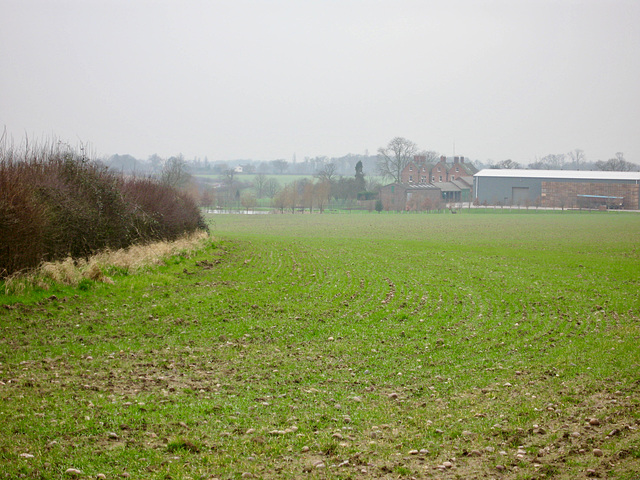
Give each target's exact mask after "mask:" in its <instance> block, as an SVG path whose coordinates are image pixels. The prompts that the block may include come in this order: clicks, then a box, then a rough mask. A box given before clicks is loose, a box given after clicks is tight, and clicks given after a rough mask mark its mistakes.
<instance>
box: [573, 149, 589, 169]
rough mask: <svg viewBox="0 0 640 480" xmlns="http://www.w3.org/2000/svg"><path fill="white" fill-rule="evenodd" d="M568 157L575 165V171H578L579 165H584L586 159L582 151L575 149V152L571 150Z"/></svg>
mask: <svg viewBox="0 0 640 480" xmlns="http://www.w3.org/2000/svg"><path fill="white" fill-rule="evenodd" d="M569 157H571V161H572V162H573V164H574V165H575V169H576V170H580V164H581V163H584V161H585V159H586V157H585V155H584V150H581V149H579V148H576V149H575V150H571V151H570V152H569Z"/></svg>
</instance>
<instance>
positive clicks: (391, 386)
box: [0, 211, 640, 480]
mask: <svg viewBox="0 0 640 480" xmlns="http://www.w3.org/2000/svg"><path fill="white" fill-rule="evenodd" d="M209 221H210V225H211V228H212V242H211V245H210V246H209V247H207V248H206V249H205V250H203V251H201V252H200V253H198V254H195V255H193V256H191V257H184V256H183V257H175V258H172V259H170V260H168V261H167V262H166V265H164V266H160V267H150V268H149V269H148V270H147V271H145V272H143V273H139V274H135V275H134V274H131V275H125V274H116V275H114V276H113V277H112V278H113V280H114V284H97V283H90V282H84V283H83V284H82V288H76V289H72V288H70V287H60V288H57V289H52V290H49V291H47V292H33V293H29V294H28V295H27V294H25V297H23V298H16V297H5V298H4V299H3V298H2V297H0V326H1V328H2V330H1V335H0V381H1V383H0V478H6V479H14V478H31V479H49V478H55V479H61V478H74V477H76V478H87V479H89V478H107V479H120V478H137V479H212V478H219V479H236V478H266V479H280V478H289V479H293V478H341V479H367V478H389V479H392V478H393V479H397V478H406V479H410V478H418V479H422V478H424V479H427V478H434V479H458V478H460V479H462V478H465V479H467V478H469V479H470V478H478V479H483V478H500V479H542V478H561V479H575V478H615V479H628V480H632V479H637V478H638V472H640V432H639V430H638V429H639V428H640V347H639V345H640V296H639V292H640V216H638V215H636V214H626V213H614V212H602V213H573V212H562V213H561V212H557V213H545V214H543V213H525V212H521V213H503V212H499V211H498V212H495V213H492V212H485V213H475V214H472V213H466V212H463V213H461V214H459V215H450V214H446V215H427V214H415V215H411V214H405V215H402V214H398V215H394V214H382V215H378V214H376V213H370V214H353V215H348V214H341V215H319V214H315V215H215V216H213V215H212V216H210V217H209Z"/></svg>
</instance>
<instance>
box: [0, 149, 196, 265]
mask: <svg viewBox="0 0 640 480" xmlns="http://www.w3.org/2000/svg"><path fill="white" fill-rule="evenodd" d="M198 229H205V230H206V225H205V223H204V220H203V219H202V216H201V213H200V210H199V209H198V207H197V205H196V203H195V201H194V200H193V199H192V198H191V197H190V196H189V195H187V194H186V193H181V192H179V191H177V190H176V189H175V188H173V187H172V186H170V185H167V184H159V183H157V182H156V181H154V180H152V179H148V178H147V179H129V180H128V179H125V178H123V177H122V176H121V175H116V174H114V173H112V172H110V171H108V170H107V168H106V167H104V166H102V165H101V164H99V163H98V162H95V161H91V160H89V159H87V158H86V156H85V154H84V150H81V151H80V152H77V151H74V150H73V149H71V148H70V147H69V146H67V145H65V144H62V143H60V142H57V143H48V144H45V145H43V146H40V147H37V146H36V147H30V146H28V145H25V146H24V147H23V148H21V149H16V148H14V147H13V146H12V145H9V143H8V141H7V139H6V138H3V139H1V140H0V277H6V276H7V275H11V274H12V273H14V272H18V271H21V270H25V269H31V268H35V267H37V266H38V265H40V264H41V263H43V262H52V261H57V260H60V259H64V258H66V257H70V258H72V259H74V261H77V260H78V259H82V258H85V259H86V258H88V257H90V256H91V255H93V254H95V253H97V252H99V251H101V250H104V249H114V250H117V249H121V248H124V247H127V246H129V245H132V244H134V243H137V242H143V243H146V242H151V241H155V240H174V239H176V238H178V237H179V236H181V235H183V234H184V233H188V232H194V231H196V230H198Z"/></svg>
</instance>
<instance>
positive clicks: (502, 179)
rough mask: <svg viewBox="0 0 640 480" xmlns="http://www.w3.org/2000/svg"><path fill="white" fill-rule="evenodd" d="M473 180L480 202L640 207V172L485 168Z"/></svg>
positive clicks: (576, 206)
mask: <svg viewBox="0 0 640 480" xmlns="http://www.w3.org/2000/svg"><path fill="white" fill-rule="evenodd" d="M473 183H474V185H473V192H474V197H475V199H476V202H477V203H478V204H480V205H518V206H533V205H536V206H541V207H552V208H620V209H625V210H639V209H640V172H603V171H582V170H507V169H484V170H481V171H479V172H478V173H476V174H475V175H474V176H473Z"/></svg>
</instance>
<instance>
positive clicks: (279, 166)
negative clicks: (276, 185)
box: [271, 160, 289, 175]
mask: <svg viewBox="0 0 640 480" xmlns="http://www.w3.org/2000/svg"><path fill="white" fill-rule="evenodd" d="M271 164H272V165H273V168H275V169H276V171H277V172H278V173H280V174H281V175H282V174H283V173H284V171H285V170H286V169H287V168H289V162H287V161H286V160H274V161H272V162H271Z"/></svg>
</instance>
